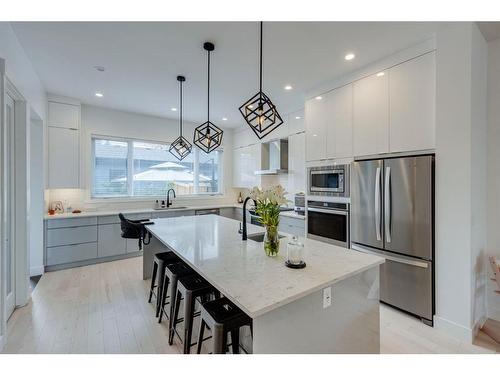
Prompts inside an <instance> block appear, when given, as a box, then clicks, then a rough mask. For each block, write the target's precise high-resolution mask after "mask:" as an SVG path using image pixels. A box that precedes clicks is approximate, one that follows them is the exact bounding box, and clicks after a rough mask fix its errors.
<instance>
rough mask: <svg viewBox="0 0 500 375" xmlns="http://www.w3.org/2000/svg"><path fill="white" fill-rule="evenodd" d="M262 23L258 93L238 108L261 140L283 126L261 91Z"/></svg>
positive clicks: (278, 115)
mask: <svg viewBox="0 0 500 375" xmlns="http://www.w3.org/2000/svg"><path fill="white" fill-rule="evenodd" d="M262 24H263V23H262V22H261V23H260V71H259V92H258V93H257V94H255V95H254V96H252V97H251V98H250V99H248V100H247V101H246V102H245V103H243V105H242V106H241V107H240V108H239V109H240V112H241V114H242V115H243V118H244V119H245V121H246V123H247V124H248V125H249V126H250V128H251V129H252V130H253V132H254V133H255V135H256V136H257V137H258V138H259V139H262V138H264V137H265V136H266V135H268V134H270V133H271V132H272V131H273V130H274V129H276V128H277V127H278V126H280V125H281V124H283V119H282V118H281V116H280V114H279V113H278V110H277V109H276V106H275V105H274V104H273V102H272V101H271V99H269V97H268V96H267V95H266V94H265V93H264V92H263V91H262Z"/></svg>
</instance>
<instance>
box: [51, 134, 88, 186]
mask: <svg viewBox="0 0 500 375" xmlns="http://www.w3.org/2000/svg"><path fill="white" fill-rule="evenodd" d="M48 136H49V147H48V149H49V150H48V156H49V176H48V177H49V181H48V187H49V188H52V189H58V188H59V189H62V188H78V187H79V186H80V184H79V180H80V179H79V177H80V176H79V173H80V172H79V171H80V168H79V160H80V159H79V152H78V150H79V135H78V131H76V130H73V129H66V128H58V127H53V126H49V128H48Z"/></svg>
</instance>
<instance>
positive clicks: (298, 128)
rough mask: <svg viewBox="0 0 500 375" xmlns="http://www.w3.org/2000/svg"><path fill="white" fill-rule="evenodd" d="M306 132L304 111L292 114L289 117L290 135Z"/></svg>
mask: <svg viewBox="0 0 500 375" xmlns="http://www.w3.org/2000/svg"><path fill="white" fill-rule="evenodd" d="M304 130H305V121H304V111H303V110H301V111H297V112H293V113H290V115H289V116H288V131H289V133H290V134H297V133H301V132H303V131H304Z"/></svg>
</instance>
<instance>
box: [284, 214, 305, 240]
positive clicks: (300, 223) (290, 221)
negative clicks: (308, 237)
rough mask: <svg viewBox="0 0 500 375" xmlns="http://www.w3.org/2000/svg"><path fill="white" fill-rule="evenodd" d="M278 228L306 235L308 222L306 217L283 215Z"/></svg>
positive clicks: (290, 232)
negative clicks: (298, 217)
mask: <svg viewBox="0 0 500 375" xmlns="http://www.w3.org/2000/svg"><path fill="white" fill-rule="evenodd" d="M278 229H279V230H280V231H281V232H284V233H289V234H292V235H295V236H300V237H304V236H305V234H306V223H305V220H304V219H296V218H293V217H288V216H281V217H280V224H279V227H278Z"/></svg>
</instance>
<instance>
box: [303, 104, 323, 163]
mask: <svg viewBox="0 0 500 375" xmlns="http://www.w3.org/2000/svg"><path fill="white" fill-rule="evenodd" d="M320 98H321V99H320ZM305 116H306V161H312V160H321V159H325V158H326V129H327V127H328V120H329V112H328V95H323V96H318V97H317V98H313V99H310V100H308V101H306V109H305Z"/></svg>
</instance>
